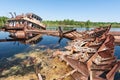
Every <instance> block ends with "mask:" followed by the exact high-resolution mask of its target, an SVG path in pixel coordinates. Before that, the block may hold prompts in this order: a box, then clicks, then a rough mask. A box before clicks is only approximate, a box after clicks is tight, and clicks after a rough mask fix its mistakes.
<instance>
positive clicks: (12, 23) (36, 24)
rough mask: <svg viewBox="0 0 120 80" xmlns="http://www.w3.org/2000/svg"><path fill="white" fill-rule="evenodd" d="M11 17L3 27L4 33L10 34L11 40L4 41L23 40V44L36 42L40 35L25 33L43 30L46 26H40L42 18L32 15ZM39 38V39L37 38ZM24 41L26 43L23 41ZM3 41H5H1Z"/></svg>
mask: <svg viewBox="0 0 120 80" xmlns="http://www.w3.org/2000/svg"><path fill="white" fill-rule="evenodd" d="M10 14H11V15H12V18H10V19H8V21H7V23H6V24H5V27H3V30H4V31H7V32H10V37H12V38H13V40H12V39H7V40H6V41H8V40H9V41H14V40H24V43H29V42H33V41H36V40H37V39H39V38H40V37H41V36H42V35H40V34H34V33H27V32H26V31H28V30H39V31H40V30H45V29H46V26H45V25H44V24H42V18H41V17H39V16H37V15H36V14H33V13H27V14H22V15H17V16H16V14H15V15H13V14H12V13H10ZM38 36H39V37H38ZM25 40H26V41H25ZM1 41H5V40H1Z"/></svg>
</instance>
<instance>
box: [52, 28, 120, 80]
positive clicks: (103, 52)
mask: <svg viewBox="0 0 120 80" xmlns="http://www.w3.org/2000/svg"><path fill="white" fill-rule="evenodd" d="M109 30H110V27H107V28H96V29H94V30H91V31H86V32H84V34H83V35H82V37H80V38H77V39H75V40H73V41H70V42H69V43H68V46H66V47H65V48H66V51H56V52H54V53H53V57H56V56H58V57H59V58H60V60H62V61H64V62H66V63H67V65H69V66H70V67H71V68H72V69H73V70H72V71H70V72H69V73H67V74H65V75H63V76H61V77H60V78H59V79H60V80H61V79H63V78H65V77H67V76H70V75H71V76H72V77H73V78H74V79H75V80H114V75H115V73H116V72H117V70H118V69H119V67H120V61H117V58H116V57H115V56H114V37H113V35H111V34H108V32H109Z"/></svg>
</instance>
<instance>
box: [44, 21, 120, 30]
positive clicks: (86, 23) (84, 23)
mask: <svg viewBox="0 0 120 80" xmlns="http://www.w3.org/2000/svg"><path fill="white" fill-rule="evenodd" d="M43 23H44V24H46V25H47V26H63V27H99V26H108V25H111V24H112V27H115V28H120V23H118V22H91V21H90V20H87V21H74V20H70V19H64V20H59V21H58V20H56V21H49V20H46V21H43Z"/></svg>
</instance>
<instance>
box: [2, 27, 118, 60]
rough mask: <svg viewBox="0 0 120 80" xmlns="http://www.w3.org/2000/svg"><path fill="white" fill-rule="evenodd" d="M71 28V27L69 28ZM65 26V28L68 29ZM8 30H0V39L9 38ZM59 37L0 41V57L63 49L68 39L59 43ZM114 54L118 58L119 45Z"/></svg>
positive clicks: (116, 29) (80, 29)
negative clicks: (26, 40) (34, 42)
mask: <svg viewBox="0 0 120 80" xmlns="http://www.w3.org/2000/svg"><path fill="white" fill-rule="evenodd" d="M47 29H49V30H55V29H57V28H56V27H52V28H51V27H49V28H47ZM69 29H71V28H69ZM69 29H67V28H65V30H69ZM76 29H77V30H78V31H84V30H86V28H76ZM111 31H120V28H112V29H111ZM8 35H9V33H8V32H3V31H0V39H5V38H9V36H8ZM58 41H59V37H53V36H47V35H43V36H42V39H41V40H40V41H39V42H38V43H37V44H35V45H31V44H24V43H23V42H18V41H13V42H0V58H3V57H5V58H7V57H11V56H13V55H15V54H18V53H24V52H29V51H31V50H35V49H36V50H37V49H40V50H45V49H48V48H50V49H58V48H59V49H63V47H64V46H66V45H67V42H68V41H69V40H68V39H66V38H63V39H62V40H61V42H60V43H59V42H58ZM115 55H116V56H117V57H118V58H119V59H120V46H115Z"/></svg>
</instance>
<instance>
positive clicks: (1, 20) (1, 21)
mask: <svg viewBox="0 0 120 80" xmlns="http://www.w3.org/2000/svg"><path fill="white" fill-rule="evenodd" d="M7 19H8V18H7V17H5V16H1V17H0V28H2V27H3V26H4V24H5V23H6V21H7Z"/></svg>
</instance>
